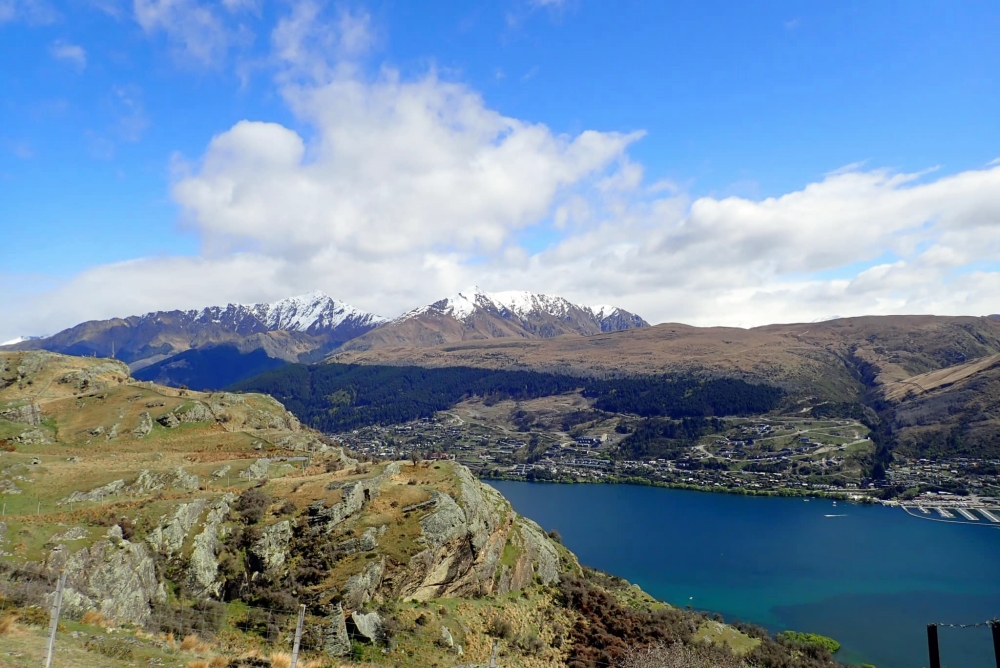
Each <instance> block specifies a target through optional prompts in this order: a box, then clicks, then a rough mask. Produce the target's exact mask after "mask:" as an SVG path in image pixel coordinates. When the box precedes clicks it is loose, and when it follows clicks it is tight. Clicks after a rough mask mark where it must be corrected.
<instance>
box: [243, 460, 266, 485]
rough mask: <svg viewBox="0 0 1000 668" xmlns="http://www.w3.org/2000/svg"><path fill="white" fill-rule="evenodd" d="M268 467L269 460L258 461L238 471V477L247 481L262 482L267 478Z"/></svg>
mask: <svg viewBox="0 0 1000 668" xmlns="http://www.w3.org/2000/svg"><path fill="white" fill-rule="evenodd" d="M270 465H271V460H270V459H258V460H256V461H255V462H254V463H253V464H251V465H250V466H248V467H246V468H245V469H243V470H242V471H240V477H241V478H244V479H247V480H263V479H264V478H266V477H267V469H268V468H269V467H270Z"/></svg>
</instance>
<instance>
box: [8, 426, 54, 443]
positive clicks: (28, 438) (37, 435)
mask: <svg viewBox="0 0 1000 668" xmlns="http://www.w3.org/2000/svg"><path fill="white" fill-rule="evenodd" d="M14 440H15V441H17V442H18V443H23V444H24V445H48V444H50V443H52V439H51V438H49V435H48V433H47V432H46V431H45V430H44V429H38V428H37V427H36V428H35V429H28V430H26V431H23V432H21V434H20V435H19V436H18V437H17V438H15V439H14Z"/></svg>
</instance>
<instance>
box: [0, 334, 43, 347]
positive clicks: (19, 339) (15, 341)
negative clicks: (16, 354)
mask: <svg viewBox="0 0 1000 668" xmlns="http://www.w3.org/2000/svg"><path fill="white" fill-rule="evenodd" d="M44 338H45V337H44V336H19V337H17V338H16V339H11V340H10V341H4V342H3V343H0V346H13V345H15V344H18V343H24V342H25V341H37V340H39V339H44Z"/></svg>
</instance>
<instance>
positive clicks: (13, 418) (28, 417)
mask: <svg viewBox="0 0 1000 668" xmlns="http://www.w3.org/2000/svg"><path fill="white" fill-rule="evenodd" d="M0 420H7V421H8V422H20V423H22V424H28V425H31V426H33V427H37V426H38V425H40V424H42V407H41V406H39V405H38V404H35V403H31V404H25V405H24V406H18V407H17V408H8V409H7V410H4V411H0Z"/></svg>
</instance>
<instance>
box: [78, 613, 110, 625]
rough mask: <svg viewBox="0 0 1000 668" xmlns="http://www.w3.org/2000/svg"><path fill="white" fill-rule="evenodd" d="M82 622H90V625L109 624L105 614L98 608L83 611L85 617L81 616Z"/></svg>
mask: <svg viewBox="0 0 1000 668" xmlns="http://www.w3.org/2000/svg"><path fill="white" fill-rule="evenodd" d="M80 622H81V623H83V624H89V625H90V626H108V621H107V620H106V619H104V615H102V614H101V613H99V612H98V611H97V610H88V611H87V612H85V613H83V617H81V618H80Z"/></svg>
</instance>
